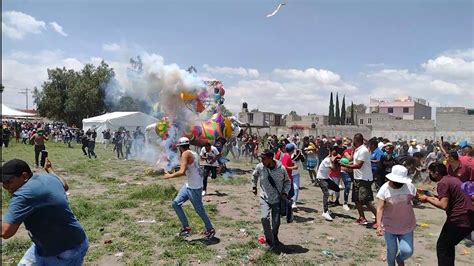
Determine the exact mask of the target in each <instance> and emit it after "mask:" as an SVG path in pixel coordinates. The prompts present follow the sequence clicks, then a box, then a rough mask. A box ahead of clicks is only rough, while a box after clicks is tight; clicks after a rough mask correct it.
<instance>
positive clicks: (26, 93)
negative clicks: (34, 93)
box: [18, 88, 30, 110]
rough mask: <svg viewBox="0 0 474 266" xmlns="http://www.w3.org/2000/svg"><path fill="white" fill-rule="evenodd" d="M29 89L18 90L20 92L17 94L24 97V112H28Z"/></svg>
mask: <svg viewBox="0 0 474 266" xmlns="http://www.w3.org/2000/svg"><path fill="white" fill-rule="evenodd" d="M29 90H30V89H28V88H26V89H20V92H18V93H19V94H25V96H26V110H28V91H29Z"/></svg>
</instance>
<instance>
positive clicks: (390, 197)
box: [376, 165, 416, 266]
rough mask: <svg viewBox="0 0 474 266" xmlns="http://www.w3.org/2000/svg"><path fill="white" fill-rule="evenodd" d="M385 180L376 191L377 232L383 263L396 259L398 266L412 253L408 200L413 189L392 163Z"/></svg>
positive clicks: (412, 223) (403, 170)
mask: <svg viewBox="0 0 474 266" xmlns="http://www.w3.org/2000/svg"><path fill="white" fill-rule="evenodd" d="M387 179H388V180H389V181H388V182H386V183H385V184H383V185H382V186H381V187H380V190H379V192H378V193H377V199H378V201H377V215H376V217H377V235H379V236H382V235H384V234H385V242H386V244H387V264H388V265H389V266H395V262H396V263H397V264H398V265H399V266H400V265H405V260H406V259H408V258H409V257H411V255H413V231H414V230H415V227H416V219H415V212H414V211H413V205H412V199H413V198H414V197H415V196H416V188H415V186H414V185H413V184H412V183H411V178H409V177H408V170H407V169H406V168H405V167H404V166H402V165H395V166H393V168H392V172H391V173H390V174H388V175H387ZM397 253H398V255H397Z"/></svg>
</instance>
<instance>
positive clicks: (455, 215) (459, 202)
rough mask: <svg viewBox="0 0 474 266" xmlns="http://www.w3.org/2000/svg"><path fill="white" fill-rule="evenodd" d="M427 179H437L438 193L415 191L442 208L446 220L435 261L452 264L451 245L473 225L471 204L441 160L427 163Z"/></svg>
mask: <svg viewBox="0 0 474 266" xmlns="http://www.w3.org/2000/svg"><path fill="white" fill-rule="evenodd" d="M428 170H429V174H430V179H431V180H432V181H433V182H438V186H437V190H438V197H430V196H427V195H424V194H421V195H420V194H419V195H418V199H419V200H420V201H421V202H423V203H426V202H429V203H430V204H431V205H433V206H435V207H437V208H439V209H442V210H445V211H446V216H447V217H446V222H445V224H444V226H443V229H442V230H441V233H440V235H439V238H438V242H437V244H436V254H437V256H438V265H443V266H444V265H454V258H455V247H456V245H457V244H458V243H459V242H461V240H463V239H464V238H465V237H466V236H468V235H469V234H470V233H471V232H472V230H473V229H474V207H473V205H472V202H471V199H470V198H469V197H468V196H467V195H466V194H464V193H463V191H462V190H461V185H462V183H461V181H460V180H459V179H458V178H456V177H452V176H449V175H448V171H447V169H446V166H444V164H442V163H432V164H431V165H430V166H429V167H428Z"/></svg>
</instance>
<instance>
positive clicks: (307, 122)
mask: <svg viewBox="0 0 474 266" xmlns="http://www.w3.org/2000/svg"><path fill="white" fill-rule="evenodd" d="M327 120H328V117H327V116H324V115H302V116H298V117H297V118H296V117H293V116H287V117H286V126H287V127H291V126H294V125H298V126H303V127H308V128H310V127H311V125H313V124H314V125H315V126H322V125H327Z"/></svg>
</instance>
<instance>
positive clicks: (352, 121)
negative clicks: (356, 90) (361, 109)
mask: <svg viewBox="0 0 474 266" xmlns="http://www.w3.org/2000/svg"><path fill="white" fill-rule="evenodd" d="M354 122H355V119H354V102H351V125H355V123H354Z"/></svg>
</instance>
